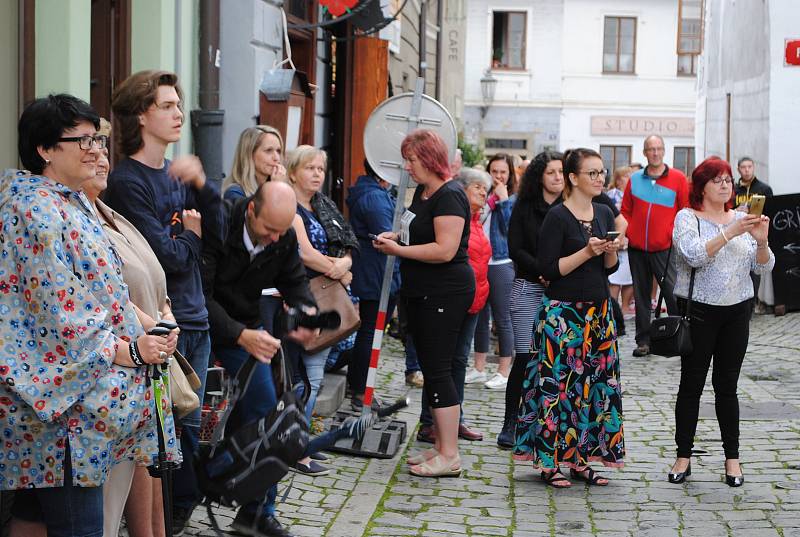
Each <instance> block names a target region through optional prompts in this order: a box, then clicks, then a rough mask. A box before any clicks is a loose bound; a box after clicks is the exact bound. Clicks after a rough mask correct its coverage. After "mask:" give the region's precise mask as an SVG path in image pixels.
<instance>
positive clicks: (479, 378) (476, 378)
mask: <svg viewBox="0 0 800 537" xmlns="http://www.w3.org/2000/svg"><path fill="white" fill-rule="evenodd" d="M486 378H487V377H486V371H478V370H477V369H475V368H471V369H470V370H469V371H467V374H466V375H465V376H464V384H477V383H479V382H486Z"/></svg>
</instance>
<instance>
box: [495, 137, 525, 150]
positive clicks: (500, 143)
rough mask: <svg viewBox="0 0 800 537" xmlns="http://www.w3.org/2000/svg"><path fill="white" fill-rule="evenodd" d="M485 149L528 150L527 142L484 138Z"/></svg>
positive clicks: (512, 139)
mask: <svg viewBox="0 0 800 537" xmlns="http://www.w3.org/2000/svg"><path fill="white" fill-rule="evenodd" d="M486 147H487V148H492V149H528V140H524V139H515V138H486Z"/></svg>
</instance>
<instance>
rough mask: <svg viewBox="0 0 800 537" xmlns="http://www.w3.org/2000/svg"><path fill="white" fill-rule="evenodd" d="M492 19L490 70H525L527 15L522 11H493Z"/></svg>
mask: <svg viewBox="0 0 800 537" xmlns="http://www.w3.org/2000/svg"><path fill="white" fill-rule="evenodd" d="M492 17H493V19H492V68H493V69H525V37H526V36H525V28H526V26H527V24H526V21H527V15H526V14H525V12H522V11H495V12H494V13H493V14H492Z"/></svg>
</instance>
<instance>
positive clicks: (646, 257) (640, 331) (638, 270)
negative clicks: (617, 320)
mask: <svg viewBox="0 0 800 537" xmlns="http://www.w3.org/2000/svg"><path fill="white" fill-rule="evenodd" d="M668 252H669V250H664V251H661V252H645V251H642V250H637V249H635V248H629V249H628V261H629V263H630V266H631V276H632V277H633V296H634V299H635V301H636V344H637V345H649V344H650V314H651V312H650V295H651V293H652V292H653V276H655V277H656V279H657V280H658V281H661V276H663V275H664V271H665V270H666V269H667V255H668ZM669 265H670V266H669V270H667V278H666V279H665V280H664V285H663V291H664V302H665V303H666V304H667V311H668V312H669V314H670V315H676V314H677V312H678V306H677V304H676V303H675V296H674V295H673V294H672V290H673V288H674V287H675V264H674V263H673V261H672V258H670V260H669Z"/></svg>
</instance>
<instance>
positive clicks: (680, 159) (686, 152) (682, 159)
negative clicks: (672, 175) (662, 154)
mask: <svg viewBox="0 0 800 537" xmlns="http://www.w3.org/2000/svg"><path fill="white" fill-rule="evenodd" d="M672 167H673V168H675V169H676V170H680V171H682V172H683V173H684V174H685V175H686V177H689V175H691V173H692V171H693V170H694V147H676V148H675V153H674V155H673V159H672Z"/></svg>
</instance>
